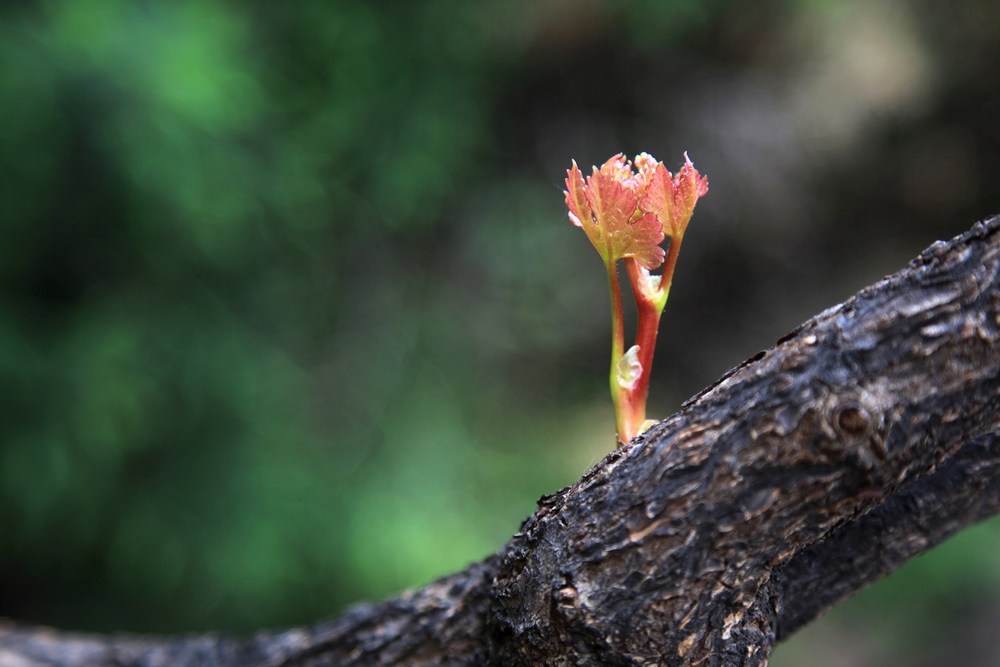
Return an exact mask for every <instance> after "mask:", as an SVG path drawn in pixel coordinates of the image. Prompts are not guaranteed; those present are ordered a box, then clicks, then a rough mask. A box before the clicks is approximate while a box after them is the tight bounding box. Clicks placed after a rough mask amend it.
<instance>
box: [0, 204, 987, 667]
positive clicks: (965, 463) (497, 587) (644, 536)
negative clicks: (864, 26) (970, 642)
mask: <svg viewBox="0 0 1000 667" xmlns="http://www.w3.org/2000/svg"><path fill="white" fill-rule="evenodd" d="M998 321H1000V218H994V219H991V220H988V221H986V222H984V223H980V224H977V225H976V226H974V227H973V228H972V230H971V231H969V232H968V233H966V234H964V235H963V236H961V237H958V238H956V239H954V240H953V241H951V242H950V243H936V244H934V245H933V246H931V247H930V248H928V249H927V250H926V251H925V252H924V253H923V254H922V255H921V256H920V257H918V258H917V259H916V260H914V261H913V262H911V263H910V265H908V266H907V267H906V268H904V269H903V270H902V271H900V272H899V273H897V274H894V275H893V276H890V277H888V278H886V279H885V280H883V281H881V282H879V283H877V284H875V285H872V286H871V287H869V288H867V289H865V290H863V291H862V292H860V293H859V294H857V295H856V296H854V297H853V298H851V299H850V300H848V301H846V302H845V303H843V304H841V305H839V306H836V307H834V308H831V309H829V310H827V311H825V312H823V313H821V314H820V315H818V316H816V317H815V318H813V319H811V320H809V321H808V322H806V323H805V324H803V325H802V326H800V327H799V328H798V329H796V330H795V331H794V332H792V333H791V334H789V335H788V336H786V337H785V338H783V339H782V340H780V341H779V342H778V343H777V344H776V345H775V346H774V347H773V348H771V349H770V350H767V351H766V352H762V353H760V354H759V355H757V356H756V357H754V358H752V359H751V360H749V361H747V362H746V363H744V364H743V365H741V366H739V367H738V368H736V369H734V370H733V371H731V372H729V373H728V374H726V375H725V376H724V377H723V378H722V379H720V380H719V381H718V382H717V383H715V384H714V385H712V386H711V387H709V388H707V389H706V390H704V391H703V392H701V393H700V394H698V395H697V396H695V397H694V398H692V399H691V400H690V401H688V402H687V403H685V405H684V406H683V407H682V409H681V411H680V412H678V413H677V414H675V415H674V416H672V417H670V418H669V419H667V420H666V421H664V422H662V423H660V424H659V425H657V426H655V427H654V428H653V429H651V430H650V431H649V432H647V433H646V434H644V435H643V436H640V437H639V438H637V439H635V440H633V441H632V442H631V443H630V444H629V445H627V446H625V447H622V448H620V449H618V450H616V451H614V452H612V453H611V454H609V455H608V456H607V457H606V458H605V459H604V460H603V461H602V462H601V463H599V464H598V465H597V466H595V467H594V468H593V469H592V470H590V471H589V472H588V473H587V474H586V475H584V476H583V477H582V478H581V479H580V480H579V481H578V482H577V483H575V484H574V485H573V486H571V487H568V488H566V489H563V490H561V491H559V492H558V493H556V494H553V495H551V496H546V497H544V498H542V499H541V500H540V501H539V508H538V511H537V512H536V513H535V514H534V515H533V516H531V517H529V518H528V519H527V520H526V521H525V522H524V524H523V525H522V527H521V531H520V532H519V533H518V534H517V535H515V536H514V537H513V538H512V540H511V541H510V542H509V543H508V544H507V545H506V546H505V547H504V548H503V549H501V551H500V552H498V553H497V554H496V555H495V556H493V557H491V558H489V559H487V560H486V561H484V562H483V563H478V564H475V565H473V566H471V567H470V568H468V569H467V570H465V571H464V572H460V573H456V574H454V575H451V576H449V577H445V578H444V579H441V580H439V581H437V582H434V583H432V584H430V585H429V586H427V587H425V588H423V589H421V590H419V591H414V592H410V593H406V594H404V595H402V596H400V597H397V598H394V599H391V600H388V601H386V602H383V603H381V604H377V605H361V606H358V607H355V608H353V609H351V610H348V611H347V612H346V613H345V614H344V615H343V616H341V617H340V618H339V619H336V620H334V621H332V622H327V623H322V624H319V625H317V626H315V627H312V628H303V629H295V630H289V631H285V632H274V633H264V634H261V635H258V636H256V637H253V638H250V639H242V640H239V639H229V638H222V637H213V636H199V637H191V638H169V639H152V638H134V637H117V638H116V637H95V636H76V635H72V634H66V633H59V632H55V631H51V630H44V629H37V628H23V627H19V626H16V625H14V624H8V625H5V626H3V625H0V667H7V666H8V665H17V666H18V667H21V666H25V665H106V664H114V665H167V664H182V665H413V666H416V665H491V664H492V665H505V666H506V665H595V666H596V665H647V664H662V665H670V666H682V665H745V666H762V665H766V664H767V661H768V656H769V655H770V652H771V649H772V647H773V645H774V643H775V642H776V641H780V640H781V639H783V638H785V637H787V636H788V635H790V634H791V633H793V632H794V631H795V630H796V629H798V628H799V627H801V626H802V625H804V624H805V623H808V622H809V621H811V620H813V619H815V618H816V617H818V616H819V615H821V614H822V613H823V611H825V610H826V609H828V608H829V607H830V606H831V605H833V604H835V603H836V602H838V601H839V600H841V599H843V598H845V597H847V596H848V595H850V594H851V593H853V592H855V591H856V590H858V589H859V588H861V587H863V586H865V585H866V584H868V583H870V582H872V581H874V580H876V579H878V578H880V577H882V576H884V575H886V574H888V573H889V572H891V571H893V570H894V569H896V568H898V567H899V566H900V565H901V564H902V563H904V562H905V561H906V560H907V559H909V558H911V557H913V556H915V555H917V554H919V553H922V552H924V551H926V550H927V549H929V548H931V547H932V546H934V545H935V544H937V543H939V542H940V541H942V540H943V539H945V538H947V537H949V536H950V535H952V534H954V533H955V532H957V531H958V530H960V529H961V528H963V527H965V526H967V525H969V524H971V523H973V522H975V521H978V520H980V519H982V518H985V517H987V516H990V515H992V514H994V513H996V512H997V511H998V510H1000V440H998V438H997V437H996V436H995V435H994V434H995V433H996V432H997V430H998V426H1000V344H998V341H1000V324H998Z"/></svg>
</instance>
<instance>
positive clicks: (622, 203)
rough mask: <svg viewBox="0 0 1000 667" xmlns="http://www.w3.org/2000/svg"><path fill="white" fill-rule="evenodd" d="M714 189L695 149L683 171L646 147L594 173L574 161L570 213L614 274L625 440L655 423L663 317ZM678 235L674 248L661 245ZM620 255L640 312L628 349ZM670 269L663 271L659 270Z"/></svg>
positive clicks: (615, 383)
mask: <svg viewBox="0 0 1000 667" xmlns="http://www.w3.org/2000/svg"><path fill="white" fill-rule="evenodd" d="M706 192H708V179H707V178H705V177H704V176H702V175H701V174H699V173H698V170H697V169H695V168H694V165H693V164H692V163H691V160H690V159H689V158H688V156H687V154H686V153H685V154H684V165H683V166H682V167H681V168H680V171H678V172H677V174H676V175H674V174H671V173H670V171H668V170H667V168H666V167H664V166H663V163H662V162H658V161H657V160H656V159H655V158H653V157H652V156H650V155H648V154H646V153H643V154H641V155H638V156H636V158H635V160H634V161H633V162H629V161H628V160H626V159H625V157H624V156H623V155H621V154H619V155H615V156H614V157H612V158H611V159H610V160H608V161H607V162H605V163H604V164H603V165H601V167H600V168H598V167H593V169H592V172H591V174H590V175H589V176H587V177H586V178H584V176H583V173H582V172H581V171H580V168H579V167H578V166H577V164H576V162H575V161H574V162H573V166H572V167H571V168H570V169H569V170H568V171H567V172H566V193H565V194H566V206H567V207H568V208H569V219H570V222H572V223H573V224H574V225H576V226H577V227H580V228H582V229H583V231H584V232H586V234H587V237H588V238H589V239H590V242H591V243H593V244H594V248H596V249H597V252H598V254H599V255H600V256H601V259H602V260H604V266H605V268H606V269H607V273H608V283H609V286H610V288H611V323H612V338H611V398H612V400H613V401H614V405H615V425H616V428H617V430H618V439H619V441H620V442H622V443H625V442H628V441H629V440H631V439H632V438H634V437H635V436H636V435H638V434H639V433H642V432H643V431H644V430H646V428H648V427H649V425H650V424H651V423H652V422H649V421H647V419H646V397H647V395H648V393H649V375H650V370H651V369H652V365H653V352H654V351H655V348H656V334H657V332H658V330H659V327H660V315H661V314H662V313H663V307H664V306H665V305H666V303H667V296H668V294H669V293H670V284H671V281H672V279H673V275H674V267H675V266H676V264H677V255H678V253H679V252H680V249H681V240H682V239H683V238H684V232H685V230H687V226H688V222H690V220H691V214H692V212H693V211H694V207H695V205H696V204H697V203H698V199H699V198H700V197H702V196H703V195H704V194H705V193H706ZM667 238H669V239H670V244H669V245H668V247H667V251H666V252H664V250H663V248H662V247H661V246H660V244H661V243H663V241H664V240H665V239H667ZM618 260H623V261H624V262H625V270H626V272H627V274H628V278H629V283H630V284H631V286H632V295H633V296H634V297H635V303H636V307H637V309H638V312H639V321H638V326H637V328H636V337H635V345H633V346H632V347H630V348H629V349H628V351H627V352H626V351H625V326H624V321H623V313H622V294H621V284H620V281H619V279H618ZM660 266H662V267H663V271H662V272H661V274H660V275H654V274H652V273H651V271H654V270H655V269H657V268H659V267H660Z"/></svg>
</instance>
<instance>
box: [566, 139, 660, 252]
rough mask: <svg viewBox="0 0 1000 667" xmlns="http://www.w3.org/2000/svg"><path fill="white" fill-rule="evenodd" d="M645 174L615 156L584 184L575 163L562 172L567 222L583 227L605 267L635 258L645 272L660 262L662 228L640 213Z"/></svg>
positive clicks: (642, 212) (654, 220) (650, 216)
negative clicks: (564, 172) (640, 198)
mask: <svg viewBox="0 0 1000 667" xmlns="http://www.w3.org/2000/svg"><path fill="white" fill-rule="evenodd" d="M637 190H639V193H643V194H644V190H645V175H644V174H643V172H642V171H640V174H639V175H636V174H634V173H633V171H632V166H631V165H630V164H629V163H628V162H627V161H626V160H625V159H624V158H623V157H622V156H621V155H616V156H615V157H613V158H611V159H610V160H608V161H607V162H605V163H604V164H603V165H602V166H601V168H600V169H597V168H596V167H594V169H593V173H592V174H591V175H590V176H588V177H587V179H586V181H584V178H583V174H582V173H581V172H580V168H579V167H578V166H577V164H576V162H574V163H573V167H572V168H571V169H570V170H569V171H567V172H566V206H567V207H568V208H569V219H570V221H571V222H572V223H573V224H574V225H576V226H577V227H582V228H583V230H584V231H585V232H586V233H587V237H588V238H590V242H591V243H593V244H594V247H595V248H596V249H597V252H598V253H599V254H600V255H601V259H603V260H604V263H605V264H606V265H608V266H611V265H613V264H614V263H615V262H617V261H618V260H619V259H623V258H625V257H634V258H635V259H636V261H637V262H639V263H640V264H641V265H642V266H644V267H646V268H647V269H655V268H656V267H658V266H660V264H662V263H663V257H664V253H663V249H662V248H661V247H660V244H661V243H663V239H664V238H665V237H664V234H663V227H662V225H661V224H660V220H659V219H658V218H657V217H656V215H654V214H651V213H647V212H644V211H642V210H640V209H639V193H637Z"/></svg>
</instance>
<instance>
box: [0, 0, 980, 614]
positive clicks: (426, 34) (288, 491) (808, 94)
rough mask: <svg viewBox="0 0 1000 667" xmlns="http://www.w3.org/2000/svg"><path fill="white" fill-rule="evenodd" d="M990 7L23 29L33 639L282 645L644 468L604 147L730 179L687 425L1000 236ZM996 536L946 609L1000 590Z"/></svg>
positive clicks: (666, 376) (2, 418)
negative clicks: (218, 636) (981, 223)
mask: <svg viewBox="0 0 1000 667" xmlns="http://www.w3.org/2000/svg"><path fill="white" fill-rule="evenodd" d="M990 6H991V5H990V3H989V2H985V1H983V2H977V1H976V0H963V1H962V2H960V3H957V4H954V5H949V8H948V9H945V8H944V7H943V5H936V4H934V3H926V2H918V1H917V0H913V1H911V2H904V1H902V0H899V1H893V0H879V2H871V3H862V2H847V3H826V2H820V1H817V0H780V1H779V0H773V1H771V2H754V3H749V2H736V1H733V0H730V1H723V0H716V1H713V2H698V1H694V0H691V1H687V0H685V1H683V2H657V1H655V0H638V1H636V2H628V3H617V2H610V1H607V0H605V1H600V0H593V1H584V0H578V1H570V0H565V1H564V0H545V1H528V0H516V1H513V2H501V1H500V0H493V1H489V0H483V1H477V2H468V1H467V0H421V1H419V2H388V1H387V2H363V1H361V0H356V1H354V2H349V1H343V2H320V1H314V2H302V3H296V4H294V5H291V6H290V5H287V4H285V3H244V4H238V3H231V2H222V1H220V0H180V1H177V2H170V3H134V2H124V1H118V0H95V1H94V2H88V3H71V2H39V3H13V4H9V5H5V6H4V7H3V8H0V229H2V237H0V398H2V399H3V400H2V401H0V546H2V548H0V615H10V616H14V617H18V618H22V619H25V620H34V621H39V622H47V623H54V624H58V625H61V626H64V627H73V628H81V629H96V630H112V629H126V630H136V631H145V630H155V631H174V630H199V629H207V628H213V629H222V630H233V631H248V630H251V629H254V628H257V627H260V626H262V625H278V624H290V623H305V622H309V621H312V620H315V619H317V618H320V617H324V616H328V615H330V614H332V613H334V612H336V611H337V610H338V609H339V608H341V607H342V606H343V605H344V604H346V603H348V602H350V601H353V600H357V599H360V598H371V597H377V596H381V595H385V594H388V593H390V592H392V591H394V590H398V589H399V588H402V587H405V586H412V585H418V584H421V583H424V582H426V581H427V580H428V579H430V578H431V577H434V576H437V575H440V574H444V573H446V572H448V571H451V570H454V569H457V568H460V567H462V566H464V565H465V564H466V563H467V562H468V561H470V560H472V559H476V558H480V557H482V556H484V555H486V554H488V553H491V552H492V551H494V550H495V549H496V548H498V547H499V546H500V545H501V544H502V543H503V541H504V540H505V539H506V538H507V537H508V536H509V535H510V534H511V533H512V532H514V530H516V528H517V525H518V521H519V520H520V519H521V518H522V517H523V516H525V515H526V514H528V513H529V512H530V511H531V510H532V507H533V502H534V500H535V499H536V498H537V497H538V496H539V495H540V494H542V493H548V492H551V491H553V490H555V489H556V488H558V487H559V486H561V485H564V484H567V483H569V482H571V481H573V480H574V479H576V478H577V477H578V476H579V474H580V473H582V472H583V470H584V469H585V468H586V467H587V465H589V464H590V463H592V462H594V461H596V460H597V457H599V456H600V455H601V454H602V453H603V452H604V451H606V450H607V449H609V448H610V447H611V446H613V434H612V432H611V431H612V427H611V410H610V406H609V405H608V404H607V403H608V401H607V399H606V398H605V393H606V386H605V385H606V380H605V374H604V371H602V370H601V369H603V368H604V367H605V366H606V363H607V360H606V358H605V356H606V346H607V336H608V329H609V322H608V321H607V320H608V316H607V304H606V298H607V296H606V293H605V292H606V287H605V286H604V285H603V280H604V277H603V275H602V272H601V270H600V267H599V265H597V264H595V262H596V260H595V259H594V258H593V257H592V251H591V250H590V249H589V248H588V247H587V245H586V239H583V238H578V237H579V236H581V235H579V234H577V233H575V232H576V230H573V229H572V228H571V227H570V225H569V223H568V222H567V221H566V219H565V213H564V211H563V206H562V198H561V178H562V173H561V172H562V170H564V169H565V168H566V167H567V166H568V164H569V160H570V158H576V159H577V160H578V161H580V163H581V164H583V165H587V164H590V163H593V162H600V161H603V160H604V159H606V158H607V157H608V156H609V155H611V154H612V153H614V152H617V151H619V150H622V151H626V152H628V153H630V154H634V153H636V152H638V151H641V150H649V151H650V152H652V153H653V154H654V155H656V156H657V157H658V158H660V159H663V160H664V161H666V162H667V164H672V163H674V162H677V163H678V164H679V161H680V156H681V152H682V151H683V150H685V149H687V150H690V151H691V152H692V157H693V158H694V159H695V161H696V163H697V164H698V166H699V168H700V169H702V170H703V171H704V172H705V173H707V174H708V176H709V178H710V180H711V184H712V185H711V187H712V191H711V192H710V194H709V195H708V197H707V198H706V200H705V201H704V203H703V204H700V205H699V209H698V213H697V215H696V216H695V221H694V223H693V226H692V228H691V233H690V234H689V235H688V236H689V237H690V238H689V240H686V241H685V252H684V254H683V255H682V258H681V261H680V266H679V268H678V279H677V288H676V290H675V293H674V294H673V295H672V298H671V304H669V305H668V307H667V312H666V313H665V325H664V326H665V328H666V331H665V332H664V334H663V337H662V343H661V347H662V349H661V352H660V353H659V354H658V355H657V365H658V371H657V372H654V382H658V383H659V384H654V387H653V390H652V392H653V394H652V396H651V406H650V410H651V412H652V413H656V412H659V413H661V414H663V413H666V412H668V411H670V410H673V409H676V407H677V405H678V404H679V402H680V401H681V400H683V399H684V398H686V397H687V396H688V395H690V394H691V393H693V392H694V391H697V390H698V389H700V388H701V387H702V386H703V385H704V384H706V383H707V382H709V381H711V380H712V379H714V378H715V377H716V376H717V375H718V374H719V373H721V372H722V371H724V370H725V369H726V368H728V367H730V366H732V365H735V364H736V363H738V362H739V361H741V360H742V359H743V358H745V357H746V356H748V355H749V354H752V353H753V352H754V351H756V350H757V349H759V348H761V347H765V346H768V345H770V344H771V343H772V342H773V340H774V339H775V338H776V337H777V336H780V335H782V334H783V333H785V332H786V331H787V330H788V329H790V328H791V327H793V326H794V325H796V324H797V323H798V322H800V321H801V320H802V319H804V318H805V317H807V316H809V315H811V314H813V313H814V312H817V311H819V310H820V309H822V308H824V307H826V306H829V305H831V304H833V303H835V302H836V301H838V300H840V299H843V298H844V297H846V296H848V295H849V294H850V293H852V292H853V291H854V290H856V289H858V288H860V287H862V286H863V285H865V284H867V283H868V282H871V281H872V280H874V279H877V278H878V277H880V276H881V275H882V274H884V273H886V272H889V271H893V270H895V269H896V268H898V266H899V265H900V263H901V262H902V261H905V260H906V259H908V258H909V257H911V256H913V255H914V254H916V252H917V251H919V250H920V249H921V248H922V247H924V246H926V245H927V244H929V243H930V242H931V241H932V240H934V239H935V238H938V237H943V236H949V235H951V234H955V233H958V232H960V231H962V230H963V229H965V228H967V227H968V226H969V225H970V224H971V223H972V221H974V220H975V219H977V218H979V217H983V216H985V215H987V214H989V213H995V212H998V211H1000V189H998V185H997V184H998V182H1000V176H998V174H1000V169H998V165H1000V135H998V134H997V128H998V127H1000V124H997V123H996V122H995V119H996V118H997V115H996V114H997V112H998V110H1000V98H998V95H997V93H996V91H995V90H994V87H993V86H992V85H991V83H990V82H991V76H990V74H989V72H991V71H993V70H992V69H991V68H993V67H994V66H995V64H996V63H997V62H1000V56H998V53H1000V48H998V44H1000V31H998V30H992V31H991V30H990V29H988V27H984V26H989V25H998V24H1000V22H993V23H990V20H991V17H992V14H991V13H990V12H991V11H993V10H991V9H990ZM872 7H874V8H875V9H874V10H873V9H871V8H872ZM866 12H867V13H866ZM945 15H947V16H948V18H949V21H950V22H942V17H943V16H945ZM942 25H944V26H947V27H941V26H942ZM879 30H881V32H879ZM865 31H869V32H872V31H874V32H872V35H874V37H871V38H870V39H868V38H867V37H866V35H868V32H865ZM894 31H895V32H894ZM859 35H860V36H861V37H859ZM864 39H868V41H864ZM859 40H860V41H859ZM880 40H881V41H880ZM873 45H874V46H873ZM838 58H840V59H839V60H838ZM855 64H856V65H857V67H858V68H859V69H858V72H860V74H857V75H852V74H850V73H851V72H852V71H853V70H851V69H850V68H851V67H852V66H855ZM845 71H847V72H848V74H846V75H845V74H844V72H845ZM873 73H874V74H873ZM880 73H881V74H880ZM878 76H882V78H881V79H879V78H877V77H878ZM866 77H867V78H866ZM872 77H874V78H872ZM907 86H908V87H907ZM942 165H943V166H942ZM956 174H957V176H956ZM935 183H936V184H939V185H940V184H943V185H944V186H946V187H939V188H937V189H935V188H933V187H932V186H933V184H935ZM846 225H849V230H850V231H848V230H847V228H846ZM675 323H676V324H675ZM974 535H975V536H977V537H976V539H975V540H973V541H971V542H966V544H970V545H973V546H969V548H967V549H955V548H952V549H951V550H942V553H941V555H940V556H938V555H935V556H933V558H938V559H939V560H938V561H929V562H932V563H934V562H936V563H939V565H936V566H927V567H931V570H928V571H929V572H935V573H937V574H935V575H934V576H935V577H938V579H935V581H938V580H940V581H941V582H942V583H940V585H939V586H940V589H948V590H953V591H956V590H963V591H965V590H967V589H968V587H967V586H966V585H965V584H964V583H963V581H966V580H965V579H962V577H963V576H966V575H960V574H957V575H955V576H954V577H952V575H951V574H950V573H952V572H962V571H964V568H966V567H973V566H972V565H971V564H972V563H977V562H978V563H980V565H977V566H976V567H977V568H978V569H976V572H978V573H979V575H978V576H979V578H978V579H977V581H978V582H979V584H980V585H979V586H978V587H977V590H978V591H979V592H980V593H982V591H996V590H997V589H998V588H1000V572H998V571H996V569H995V568H993V569H992V570H991V569H989V568H983V567H981V564H982V562H983V561H984V556H983V554H984V553H985V554H995V553H997V550H998V549H1000V539H998V538H997V535H996V530H995V529H994V528H991V527H984V529H982V532H977V533H975V534H974ZM970 553H971V554H972V555H970ZM985 560H986V561H989V559H988V558H986V559H985ZM917 567H924V566H917ZM907 576H910V577H911V578H910V579H907V578H906V577H907ZM927 576H931V575H927ZM907 581H910V582H913V583H912V584H906V583H901V582H907ZM921 581H926V579H925V578H923V577H919V576H918V577H914V576H913V575H906V574H904V576H902V577H899V578H895V579H890V580H889V582H887V584H888V586H887V587H883V588H882V589H879V588H876V589H874V590H873V591H872V593H871V595H872V596H874V597H872V598H871V600H873V601H872V602H871V604H870V605H868V607H866V608H871V609H877V610H879V613H880V614H882V615H883V616H884V615H891V614H901V615H902V616H900V617H901V618H908V617H907V616H905V614H906V610H913V609H917V608H921V609H923V608H926V605H925V606H924V607H921V606H920V605H919V604H914V603H913V602H912V600H913V599H917V598H913V597H912V596H914V595H916V596H918V598H919V594H920V588H921V585H922V584H921V583H920V582H921ZM891 582H895V583H891ZM984 582H985V583H984ZM935 586H938V584H935ZM879 590H885V591H887V592H885V593H881V594H880V593H878V591H879ZM935 590H938V589H935ZM878 595H881V596H882V597H878ZM907 596H911V597H907ZM919 599H930V598H919ZM962 599H963V600H966V601H967V600H968V599H969V598H968V596H966V597H963V598H962ZM934 604H936V603H934ZM934 604H932V605H931V606H934ZM973 606H974V605H973ZM857 613H858V614H862V615H863V614H864V613H865V612H864V610H863V609H862V610H861V611H859V612H857ZM921 618H923V617H921ZM927 618H931V617H930V616H927ZM920 622H922V623H929V622H932V621H927V620H926V619H925V620H922V621H920Z"/></svg>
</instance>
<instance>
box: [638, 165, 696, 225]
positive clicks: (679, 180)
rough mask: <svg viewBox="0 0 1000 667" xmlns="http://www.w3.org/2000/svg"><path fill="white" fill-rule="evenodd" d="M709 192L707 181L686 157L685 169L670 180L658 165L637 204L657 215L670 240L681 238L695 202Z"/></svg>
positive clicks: (666, 171) (664, 170) (668, 173)
mask: <svg viewBox="0 0 1000 667" xmlns="http://www.w3.org/2000/svg"><path fill="white" fill-rule="evenodd" d="M707 192H708V179H707V178H705V177H704V176H702V175H701V174H699V173H698V170H697V169H695V168H694V165H693V164H692V163H691V159H690V158H689V157H688V155H687V153H685V154H684V166H683V167H681V169H680V171H679V172H677V175H676V176H671V174H670V172H669V171H668V170H667V168H666V167H664V166H663V163H658V164H657V165H656V169H655V171H654V172H653V175H652V177H651V178H650V180H649V185H648V186H647V188H646V196H645V197H644V198H643V199H642V201H641V202H640V206H641V207H642V210H643V211H646V212H647V213H652V214H654V215H656V217H658V218H659V219H660V220H661V221H662V222H663V228H664V231H665V232H666V233H667V234H668V235H669V236H671V237H673V238H679V237H681V236H684V230H686V229H687V225H688V222H689V221H690V220H691V214H692V213H693V212H694V207H695V204H697V203H698V198H699V197H702V196H704V195H705V193H707Z"/></svg>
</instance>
